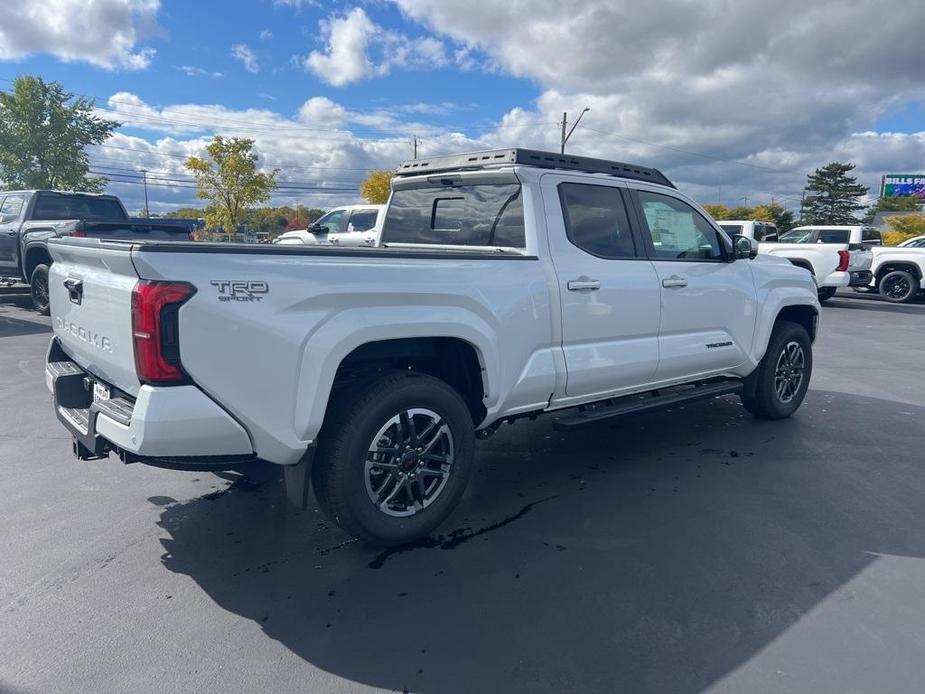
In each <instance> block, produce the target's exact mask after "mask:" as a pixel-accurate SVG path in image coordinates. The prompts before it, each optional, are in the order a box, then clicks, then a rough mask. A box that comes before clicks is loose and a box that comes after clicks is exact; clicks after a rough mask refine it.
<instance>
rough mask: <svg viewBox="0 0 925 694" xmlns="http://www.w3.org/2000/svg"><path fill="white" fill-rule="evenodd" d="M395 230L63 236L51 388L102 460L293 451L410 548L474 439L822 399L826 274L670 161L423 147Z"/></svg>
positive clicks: (352, 517) (341, 506)
mask: <svg viewBox="0 0 925 694" xmlns="http://www.w3.org/2000/svg"><path fill="white" fill-rule="evenodd" d="M382 241H383V243H382V246H381V247H378V248H331V247H327V246H285V245H283V246H279V245H277V246H271V245H265V246H244V245H241V246H236V245H230V244H202V243H180V244H177V243H132V242H106V241H100V240H96V239H67V240H61V241H57V240H56V241H53V242H50V243H49V248H50V249H51V253H52V255H53V256H54V259H55V263H54V265H52V276H51V282H50V288H51V308H52V315H53V325H54V337H53V339H52V341H51V344H50V346H49V349H48V355H47V370H46V375H47V385H48V387H49V389H50V390H51V391H52V392H53V394H54V407H55V411H56V413H57V415H58V418H59V419H60V421H61V422H62V423H63V424H64V426H66V427H67V428H68V430H70V432H71V433H72V434H73V435H74V441H75V445H74V450H75V452H76V454H77V456H78V457H79V458H82V459H94V458H103V457H106V456H108V455H109V453H110V452H112V453H115V454H116V455H118V456H119V457H120V458H121V459H122V460H123V461H124V462H136V461H140V462H145V463H149V464H152V465H159V466H163V467H170V468H179V469H195V470H210V469H211V470H223V469H229V468H233V467H234V466H235V465H238V464H241V463H245V462H248V461H255V460H256V461H268V462H270V463H275V464H278V465H281V466H283V467H284V471H285V478H286V484H287V493H288V494H289V496H290V498H291V499H292V500H293V501H295V502H297V503H299V504H301V505H303V507H304V504H305V502H306V496H307V493H308V490H309V488H313V489H314V492H315V495H316V497H317V499H318V501H319V503H320V506H321V507H322V508H323V510H324V511H325V512H326V513H327V514H328V515H329V516H330V517H331V518H333V519H334V521H336V522H337V523H338V524H340V525H341V526H342V527H343V528H345V529H346V530H347V531H348V532H350V533H352V534H353V535H355V536H357V537H360V538H362V539H364V540H366V541H369V542H372V543H378V544H386V545H388V544H400V543H404V542H408V541H410V540H413V539H415V538H419V537H421V536H424V535H426V534H427V533H429V532H431V531H432V530H433V529H434V528H435V527H436V526H437V525H438V524H439V523H440V522H441V521H442V520H443V519H444V518H446V516H447V515H448V514H449V513H450V511H451V510H452V508H453V507H454V506H455V505H456V504H457V502H458V501H459V500H460V497H461V496H462V493H463V490H464V488H465V487H466V484H467V482H468V480H469V477H470V475H471V473H472V469H473V457H474V455H475V439H476V437H477V436H479V437H486V436H488V435H490V434H491V433H492V432H493V431H494V430H495V428H496V427H498V426H499V425H500V424H502V423H503V422H510V421H513V420H515V419H517V418H520V417H535V416H537V415H539V414H542V413H546V412H554V413H557V415H558V418H557V419H556V420H555V422H554V424H555V426H556V427H557V428H560V429H571V428H574V427H578V426H580V425H584V424H587V423H590V422H595V421H598V420H601V419H604V418H608V417H613V416H617V415H622V414H628V413H632V412H638V411H641V410H646V409H651V408H656V407H660V406H668V405H676V404H678V403H682V402H687V401H692V400H696V399H701V398H706V397H712V396H717V395H726V394H732V393H738V394H739V395H740V396H741V399H742V402H743V404H744V405H745V407H746V408H747V409H748V410H749V411H750V412H752V413H753V414H754V415H756V416H758V417H764V418H769V419H778V418H782V417H787V416H789V415H791V414H792V413H793V412H794V411H795V410H796V409H797V408H798V407H799V406H800V404H801V402H802V400H803V397H804V395H805V393H806V390H807V388H808V386H809V380H810V375H811V372H812V363H813V362H812V342H813V339H814V338H815V336H816V331H817V325H818V316H819V311H820V307H819V302H818V299H817V296H816V287H815V285H814V283H813V281H812V279H811V278H810V276H809V274H808V273H806V272H805V271H804V270H801V269H799V268H797V267H794V266H793V265H791V264H790V263H789V262H787V261H784V260H780V259H776V258H772V257H767V256H766V257H761V256H758V255H757V249H756V244H755V242H754V241H752V240H749V239H746V238H744V237H736V238H732V239H730V238H729V237H728V236H727V235H726V234H725V233H724V232H723V231H722V230H721V229H719V227H717V226H716V224H715V223H714V222H713V221H711V220H710V218H709V217H708V216H707V215H706V214H705V213H704V212H703V210H702V209H701V208H700V207H699V206H697V205H696V204H695V203H694V202H692V201H691V200H690V199H688V198H687V197H686V196H684V195H683V194H681V193H679V192H678V191H677V190H676V189H675V188H674V186H673V185H672V184H671V183H670V182H669V181H668V179H667V178H665V177H664V176H663V175H662V174H661V173H659V172H658V171H656V170H654V169H649V168H645V167H641V166H635V165H629V164H621V163H617V162H611V161H603V160H597V159H589V158H584V157H574V156H562V155H558V154H550V153H546V152H536V151H532V150H523V149H508V150H497V151H492V152H481V153H475V154H467V155H459V156H450V157H441V158H435V159H424V160H415V161H411V162H407V163H405V164H403V165H402V166H401V167H400V168H399V169H398V171H397V173H396V177H395V179H394V181H393V192H392V195H391V199H390V201H389V205H388V210H387V215H386V221H385V225H384V229H383V237H382Z"/></svg>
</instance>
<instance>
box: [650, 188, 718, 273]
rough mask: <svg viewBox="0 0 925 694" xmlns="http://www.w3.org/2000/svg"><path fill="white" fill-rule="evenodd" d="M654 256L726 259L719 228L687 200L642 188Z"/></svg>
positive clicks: (657, 257) (658, 257)
mask: <svg viewBox="0 0 925 694" xmlns="http://www.w3.org/2000/svg"><path fill="white" fill-rule="evenodd" d="M639 202H640V204H641V205H642V211H643V213H644V215H645V221H646V225H647V227H648V230H649V234H650V235H651V236H652V245H653V248H654V251H655V260H723V259H724V256H723V246H722V242H721V241H720V238H719V232H717V231H716V229H714V228H713V227H712V226H711V225H710V223H709V222H707V220H706V219H704V218H703V217H702V216H701V215H700V213H698V212H697V210H695V209H694V208H693V207H691V206H690V205H688V204H687V203H685V202H683V201H681V200H678V199H677V198H673V197H671V196H668V195H661V194H659V193H650V192H648V191H645V190H640V191H639Z"/></svg>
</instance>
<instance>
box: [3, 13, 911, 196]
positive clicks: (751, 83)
mask: <svg viewBox="0 0 925 694" xmlns="http://www.w3.org/2000/svg"><path fill="white" fill-rule="evenodd" d="M654 5H655V6H649V5H641V4H639V3H630V2H627V1H625V0H585V2H582V3H580V4H574V3H572V4H570V3H562V2H561V1H560V2H553V1H552V0H508V2H506V3H503V4H502V3H497V2H493V1H489V0H366V1H359V2H347V3H344V2H336V3H327V2H313V1H311V0H275V1H274V0H253V1H251V2H234V3H227V2H221V3H219V2H178V1H174V0H95V2H94V3H92V4H91V3H88V2H85V1H84V2H81V1H78V0H59V2H58V3H57V4H56V5H55V6H54V8H51V7H50V6H49V3H43V2H38V1H37V0H23V1H22V3H21V7H20V9H19V11H17V12H7V13H6V14H4V15H0V79H3V80H5V81H3V82H2V83H0V86H3V87H4V88H8V86H9V81H8V80H10V79H12V78H13V77H15V76H16V75H18V74H26V73H29V74H37V75H40V76H42V77H43V78H45V79H55V80H58V81H60V82H62V83H63V84H64V85H65V87H66V88H68V89H70V90H71V91H74V92H77V93H80V94H87V95H91V96H94V97H96V98H97V106H98V107H100V109H101V111H100V114H101V115H105V116H109V117H112V116H115V117H117V118H118V119H119V120H122V121H123V122H124V123H125V125H124V126H123V127H122V128H121V129H120V130H119V131H118V134H117V136H116V137H115V138H114V139H113V140H112V141H111V142H110V143H109V146H108V147H107V148H105V149H104V148H94V149H93V150H92V151H91V160H92V161H93V163H94V166H95V167H97V168H98V169H105V170H107V171H110V172H111V173H113V174H116V175H114V176H113V177H112V180H113V183H112V184H111V186H110V187H111V189H112V190H113V192H116V193H117V194H119V195H121V196H123V197H125V198H126V201H127V202H128V204H129V206H130V207H132V206H134V207H136V208H137V207H138V206H140V200H141V196H140V190H139V186H138V185H137V184H136V182H135V181H134V180H133V172H136V173H135V175H137V171H139V170H141V169H142V168H144V169H146V170H149V171H152V172H155V173H154V174H152V175H154V176H155V177H157V178H159V179H160V183H159V184H157V187H156V189H154V190H153V194H152V199H153V200H152V209H153V210H155V211H157V210H160V211H166V210H168V209H172V208H175V207H177V206H179V205H184V204H190V203H193V202H195V200H194V198H193V191H192V190H191V189H190V188H189V187H188V186H185V185H182V182H183V180H184V178H185V176H186V174H185V172H184V170H183V167H182V161H183V158H184V157H185V156H188V155H190V154H196V153H198V152H201V151H202V147H203V146H204V145H205V143H207V142H208V140H209V139H210V138H211V136H212V135H214V134H225V135H234V136H246V137H252V138H253V139H255V140H256V144H255V146H256V148H257V150H258V152H259V153H260V154H261V157H262V161H263V162H264V163H265V164H266V165H268V166H269V165H273V166H279V167H280V169H281V172H280V177H281V179H282V180H283V181H285V182H288V184H289V189H288V190H284V191H280V192H279V193H278V194H277V195H276V196H275V198H274V202H277V203H295V202H304V203H305V204H313V205H319V206H325V205H328V204H334V203H336V202H345V201H350V200H352V199H355V197H356V194H355V192H353V186H355V184H356V182H357V180H359V178H361V177H362V175H363V173H364V171H366V170H368V169H370V168H374V167H385V168H390V167H393V166H395V164H397V163H398V161H400V160H401V159H403V158H406V157H408V156H410V153H411V146H410V144H409V143H410V140H411V137H412V136H413V135H418V136H419V137H420V138H421V152H422V154H423V155H425V156H426V155H427V154H439V153H445V152H451V151H462V150H465V149H480V148H490V147H499V146H515V145H522V146H533V147H543V148H547V149H555V148H556V146H557V138H558V131H559V128H558V125H557V121H558V120H559V119H560V118H561V113H562V111H569V112H570V113H573V114H574V113H577V112H578V111H580V110H581V108H583V107H584V106H590V107H591V111H589V112H588V114H587V116H586V117H585V120H583V121H582V125H581V126H580V127H579V129H578V130H577V131H576V133H575V136H574V139H573V140H572V142H571V143H570V151H574V152H576V153H582V154H589V155H595V156H603V157H609V158H615V159H622V160H631V161H632V160H636V161H639V162H640V163H645V164H648V165H654V166H658V167H660V168H663V169H664V170H665V171H666V173H668V175H669V176H670V177H672V178H673V179H674V180H676V181H677V182H678V184H679V186H680V187H682V188H683V189H685V190H686V191H687V192H690V193H691V194H693V195H695V196H697V197H698V198H700V199H701V200H702V201H704V202H715V201H717V200H720V201H723V202H727V203H729V204H733V203H735V202H736V201H737V200H740V199H742V198H744V197H745V196H748V197H749V199H750V200H751V201H756V202H760V201H766V200H767V199H770V198H771V197H772V196H773V197H774V198H775V199H776V200H779V201H784V202H785V204H789V205H793V204H795V201H796V200H798V198H799V194H800V192H801V190H802V186H803V183H804V182H805V176H806V173H807V172H809V171H811V170H812V169H813V168H815V167H816V166H819V165H822V164H825V163H827V162H829V161H833V160H840V161H852V162H854V163H856V164H857V166H858V174H859V176H860V177H861V179H862V181H863V182H864V183H866V184H868V185H871V186H872V187H873V188H876V186H877V182H878V180H879V176H880V174H882V173H886V172H889V171H920V170H925V134H923V131H925V110H923V108H922V103H923V101H925V88H923V82H922V80H921V78H920V76H919V71H918V70H917V66H918V65H921V64H922V60H923V59H925V48H923V45H925V42H922V41H921V40H920V37H919V35H918V33H917V32H918V29H917V27H921V26H923V25H925V5H923V6H922V7H919V6H917V5H916V6H910V7H908V8H907V10H906V11H905V12H904V13H902V16H901V17H900V16H899V15H897V17H895V18H893V17H891V16H889V15H885V14H884V13H883V12H882V8H881V6H880V5H879V3H878V2H876V1H875V0H857V2H855V3H852V4H851V5H850V6H847V7H846V6H844V4H843V3H839V2H837V0H820V1H819V2H818V3H816V4H815V5H814V6H813V8H807V7H806V6H805V5H804V4H803V3H802V2H800V1H798V0H779V2H777V3H775V4H774V7H769V3H766V2H762V1H760V0H743V1H742V2H739V3H736V4H735V5H734V6H730V5H729V4H728V3H726V2H723V1H722V0H701V1H698V2H693V1H692V0H664V2H661V3H656V4H654ZM52 11H54V12H55V13H56V16H55V17H50V16H49V13H50V12H52ZM52 20H53V21H52ZM873 23H876V26H877V27H878V31H877V33H876V34H874V35H871V33H870V32H869V26H872V25H874V24H873ZM852 36H855V37H857V36H864V37H865V38H866V40H865V41H853V40H846V38H850V37H852ZM746 37H747V40H746ZM119 181H121V182H119ZM171 182H173V183H174V184H175V185H171ZM298 187H302V188H303V189H304V190H301V191H298V190H296V188H298ZM309 189H311V190H309Z"/></svg>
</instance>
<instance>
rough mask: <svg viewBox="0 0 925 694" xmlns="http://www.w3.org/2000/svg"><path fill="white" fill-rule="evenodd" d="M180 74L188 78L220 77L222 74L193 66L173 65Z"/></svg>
mask: <svg viewBox="0 0 925 694" xmlns="http://www.w3.org/2000/svg"><path fill="white" fill-rule="evenodd" d="M174 67H176V68H177V70H179V71H180V72H182V73H183V74H185V75H187V76H188V77H222V73H220V72H213V71H211V70H204V69H203V68H201V67H196V66H194V65H175V66H174Z"/></svg>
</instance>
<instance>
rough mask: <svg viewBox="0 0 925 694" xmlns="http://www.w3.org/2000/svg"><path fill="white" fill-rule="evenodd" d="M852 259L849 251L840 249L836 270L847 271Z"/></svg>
mask: <svg viewBox="0 0 925 694" xmlns="http://www.w3.org/2000/svg"><path fill="white" fill-rule="evenodd" d="M850 260H851V253H849V252H848V251H839V252H838V267H837V268H835V271H836V272H845V271H846V270H847V269H848V262H849V261H850Z"/></svg>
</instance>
